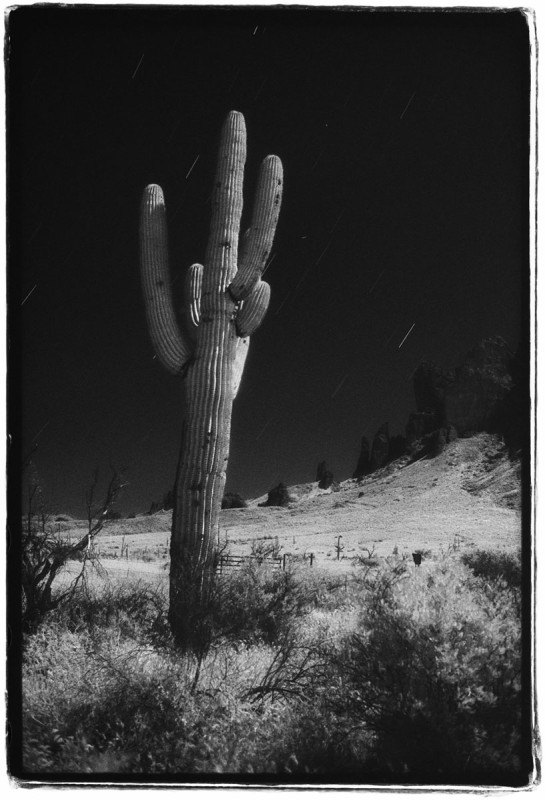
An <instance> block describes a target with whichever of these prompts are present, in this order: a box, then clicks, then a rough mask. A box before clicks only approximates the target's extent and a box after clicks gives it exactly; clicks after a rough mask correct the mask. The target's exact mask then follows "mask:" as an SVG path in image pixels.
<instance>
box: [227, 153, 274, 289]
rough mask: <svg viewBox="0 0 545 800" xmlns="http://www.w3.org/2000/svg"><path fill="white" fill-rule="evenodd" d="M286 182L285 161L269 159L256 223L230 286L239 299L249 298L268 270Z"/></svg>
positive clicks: (258, 194) (261, 177) (261, 179)
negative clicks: (284, 173) (268, 261)
mask: <svg viewBox="0 0 545 800" xmlns="http://www.w3.org/2000/svg"><path fill="white" fill-rule="evenodd" d="M283 180H284V178H283V170H282V162H281V161H280V159H279V158H278V157H277V156H267V158H265V159H264V161H263V162H262V164H261V169H260V172H259V179H258V184H257V190H256V197H255V201H254V209H253V214H252V224H251V226H250V230H249V232H248V233H247V235H245V237H244V243H243V252H242V253H241V259H240V264H239V270H238V272H237V274H236V275H235V277H234V279H233V282H232V283H231V285H230V286H229V292H230V294H231V296H232V297H233V298H234V299H235V300H244V299H245V298H246V297H248V295H249V294H250V292H251V291H252V289H253V288H254V286H255V284H256V283H257V281H258V280H259V279H260V277H261V275H262V273H263V270H264V269H265V264H266V262H267V259H268V257H269V254H270V251H271V247H272V243H273V239H274V234H275V231H276V224H277V222H278V216H279V214H280V204H281V201H282V185H283Z"/></svg>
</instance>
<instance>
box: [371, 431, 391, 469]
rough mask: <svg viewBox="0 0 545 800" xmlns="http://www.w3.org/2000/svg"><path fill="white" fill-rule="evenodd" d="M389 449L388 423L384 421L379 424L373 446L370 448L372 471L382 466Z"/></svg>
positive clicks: (386, 459)
mask: <svg viewBox="0 0 545 800" xmlns="http://www.w3.org/2000/svg"><path fill="white" fill-rule="evenodd" d="M389 450H390V434H389V432H388V423H387V422H385V423H384V424H383V425H381V426H380V428H379V429H378V431H377V432H376V434H375V438H374V439H373V448H372V450H371V469H372V470H373V471H374V470H376V469H379V467H382V466H384V464H385V463H386V462H387V461H388V453H389Z"/></svg>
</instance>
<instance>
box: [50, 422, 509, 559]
mask: <svg viewBox="0 0 545 800" xmlns="http://www.w3.org/2000/svg"><path fill="white" fill-rule="evenodd" d="M289 493H290V497H291V502H290V504H289V506H288V507H287V508H280V507H260V503H263V502H264V501H265V500H266V499H267V496H266V495H264V496H262V497H258V498H256V499H254V500H251V501H249V503H248V507H247V508H243V509H229V510H224V511H222V512H221V523H220V544H221V545H224V544H226V548H227V550H228V551H229V552H230V553H232V554H249V553H250V551H251V547H252V542H253V541H256V540H257V541H265V542H269V541H270V543H271V544H273V543H274V544H276V542H277V543H278V546H279V549H280V552H281V553H282V554H284V553H286V554H289V556H290V557H292V558H298V559H300V558H301V557H303V556H305V555H306V556H307V557H308V556H309V555H310V553H313V554H314V559H315V560H314V563H315V564H316V565H319V566H321V567H326V568H328V569H332V570H337V569H346V568H349V567H350V566H351V559H352V558H353V557H354V556H356V555H358V554H361V555H367V554H368V551H369V552H371V553H373V556H374V557H378V558H379V559H380V558H384V557H385V556H388V555H390V554H391V553H392V551H393V550H394V548H396V547H397V549H398V552H399V553H400V554H403V553H412V552H414V551H415V550H420V551H422V552H423V553H424V554H426V552H428V551H430V553H431V554H439V553H440V552H441V551H442V550H443V551H445V550H447V549H448V548H449V547H456V548H460V549H471V548H482V549H500V550H510V551H514V550H517V549H518V548H519V547H520V536H521V520H520V466H519V464H518V462H516V461H511V460H510V459H509V457H508V454H507V451H506V448H505V447H504V445H503V444H502V442H501V440H500V439H499V438H498V437H497V436H494V435H491V434H486V433H480V434H478V435H476V436H473V437H471V438H464V439H458V440H456V441H454V442H452V443H450V444H449V445H447V447H446V448H445V450H444V451H443V452H442V453H441V454H440V455H438V456H437V457H435V458H423V459H421V460H419V461H415V462H412V463H411V462H410V461H409V460H408V457H407V456H405V457H403V458H400V459H398V460H397V461H394V462H392V463H390V464H388V465H387V466H386V467H384V468H382V469H380V470H378V471H376V472H374V473H373V474H371V475H368V476H366V477H364V478H360V479H359V480H355V479H349V480H346V481H343V482H342V483H340V484H338V485H334V486H333V487H332V488H330V489H327V490H321V489H319V488H318V484H317V483H305V484H300V485H297V486H291V487H289ZM171 513H172V512H167V511H162V512H158V513H157V514H152V515H142V516H138V517H136V518H135V519H124V520H118V521H112V522H110V523H108V525H107V526H106V528H105V530H104V532H103V533H102V534H101V536H100V541H98V542H97V548H98V551H99V554H100V555H101V557H104V559H103V563H104V566H105V568H106V570H107V572H118V571H119V570H121V569H122V570H124V571H126V572H129V571H130V572H131V573H132V572H135V573H140V574H142V575H145V574H154V573H155V574H157V572H158V571H163V570H164V568H165V567H166V566H167V562H168V542H169V536H170V522H171ZM81 524H83V523H81ZM63 527H66V529H68V528H69V527H70V524H69V523H68V522H66V523H63ZM67 532H68V531H67ZM71 532H72V533H74V534H75V533H76V531H75V530H73V529H72V531H71ZM80 535H81V534H80ZM339 535H340V536H341V537H342V538H341V540H340V544H341V545H342V547H343V549H342V551H341V553H340V558H337V551H336V549H335V545H336V544H337V542H338V538H337V537H338V536H339ZM163 574H164V573H163Z"/></svg>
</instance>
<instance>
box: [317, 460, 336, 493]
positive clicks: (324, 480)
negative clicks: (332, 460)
mask: <svg viewBox="0 0 545 800" xmlns="http://www.w3.org/2000/svg"><path fill="white" fill-rule="evenodd" d="M316 480H317V481H318V488H319V489H329V487H330V486H331V484H332V483H333V473H332V472H331V470H329V469H328V468H327V464H326V463H325V461H320V463H319V464H318V469H317V470H316Z"/></svg>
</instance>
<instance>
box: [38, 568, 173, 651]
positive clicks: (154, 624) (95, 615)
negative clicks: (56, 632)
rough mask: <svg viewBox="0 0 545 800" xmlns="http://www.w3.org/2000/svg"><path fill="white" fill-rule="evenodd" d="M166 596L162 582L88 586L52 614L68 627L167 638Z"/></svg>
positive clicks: (146, 639) (141, 639) (142, 639)
mask: <svg viewBox="0 0 545 800" xmlns="http://www.w3.org/2000/svg"><path fill="white" fill-rule="evenodd" d="M167 611H168V597H167V592H166V589H165V588H164V587H162V586H153V585H150V584H149V583H146V582H143V581H133V582H130V583H122V584H109V583H107V584H105V585H104V586H102V587H101V588H100V589H99V590H97V589H93V588H91V587H89V586H87V587H86V588H85V591H82V592H80V593H79V594H78V596H77V597H75V598H74V599H73V601H72V602H71V603H70V604H68V605H65V606H64V607H63V608H61V609H59V610H58V611H57V612H56V613H55V614H54V615H53V617H52V620H53V622H54V623H55V624H58V625H61V626H62V627H65V628H66V629H67V630H68V631H78V630H81V629H83V630H86V631H88V632H90V633H91V634H95V633H97V632H99V631H100V630H101V629H115V630H117V631H118V632H119V633H120V635H122V636H125V637H132V638H134V639H135V640H136V641H139V642H142V643H145V642H149V641H150V640H153V641H154V642H155V643H160V642H161V641H165V642H167V641H169V640H170V637H169V634H168V623H167Z"/></svg>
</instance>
